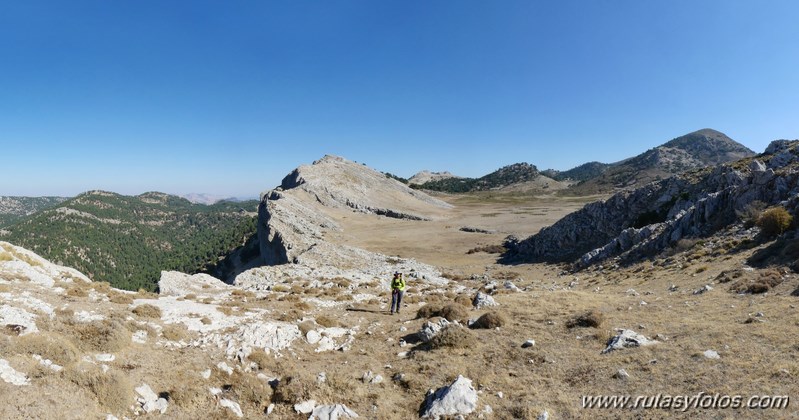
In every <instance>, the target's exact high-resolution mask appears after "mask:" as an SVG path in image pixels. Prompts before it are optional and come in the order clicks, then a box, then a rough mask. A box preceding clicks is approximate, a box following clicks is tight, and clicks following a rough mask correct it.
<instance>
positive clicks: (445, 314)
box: [416, 303, 471, 321]
mask: <svg viewBox="0 0 799 420" xmlns="http://www.w3.org/2000/svg"><path fill="white" fill-rule="evenodd" d="M470 304H471V303H470ZM436 316H440V317H442V318H446V319H447V321H460V320H463V319H466V317H468V316H469V314H468V313H467V312H466V308H464V307H463V305H461V304H449V305H445V306H439V305H433V304H427V305H425V306H422V307H421V308H419V310H418V311H417V312H416V318H417V319H418V318H421V319H428V318H433V317H436Z"/></svg>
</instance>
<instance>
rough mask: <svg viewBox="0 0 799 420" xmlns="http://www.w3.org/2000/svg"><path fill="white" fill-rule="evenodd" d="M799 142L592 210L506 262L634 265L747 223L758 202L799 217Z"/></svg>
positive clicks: (525, 244) (516, 246)
mask: <svg viewBox="0 0 799 420" xmlns="http://www.w3.org/2000/svg"><path fill="white" fill-rule="evenodd" d="M797 146H799V142H797V141H793V142H789V141H775V142H772V144H771V145H769V147H768V149H767V150H766V152H765V153H763V154H761V155H758V156H756V157H754V158H747V159H743V160H739V161H736V162H734V163H731V164H723V165H719V166H717V167H714V168H706V169H702V170H699V171H694V172H690V173H687V174H685V175H682V176H675V177H671V178H668V179H666V180H662V181H658V182H654V183H651V184H648V185H646V186H644V187H641V188H638V189H636V190H633V191H624V192H621V193H618V194H616V195H614V196H612V197H610V198H609V199H608V200H606V201H600V202H595V203H592V204H588V205H586V206H585V208H583V209H582V210H580V211H577V212H575V213H572V214H570V215H568V216H566V217H565V218H563V219H562V220H560V221H558V222H557V223H555V224H554V225H552V226H550V227H548V228H545V229H542V230H541V232H539V233H538V234H536V235H533V236H531V237H529V238H527V239H525V240H522V241H519V240H517V239H515V238H509V240H508V241H507V243H506V247H507V248H508V252H507V253H506V254H505V256H504V260H505V261H506V262H535V261H547V262H576V265H577V266H578V267H585V266H588V265H591V264H595V263H598V262H602V261H605V260H607V259H609V258H613V259H615V260H617V261H621V262H629V261H634V260H637V259H640V258H642V257H645V256H651V255H654V254H656V253H658V252H661V251H662V250H664V249H665V248H667V247H669V246H672V245H674V244H675V243H676V242H677V241H679V240H680V239H682V238H701V237H706V236H709V235H711V234H713V233H715V232H717V231H719V230H721V229H726V228H730V227H734V225H735V224H736V222H740V220H739V218H738V216H737V215H738V214H740V213H741V212H743V211H744V210H745V209H746V208H747V206H749V205H750V204H752V203H753V202H754V201H756V200H757V201H761V202H763V203H765V204H766V205H777V204H780V205H783V206H786V207H787V208H789V210H790V211H792V212H793V213H796V205H797V199H796V195H797V194H799V163H798V162H799V158H797V156H799V150H797Z"/></svg>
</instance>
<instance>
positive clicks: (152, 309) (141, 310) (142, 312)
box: [133, 303, 161, 318]
mask: <svg viewBox="0 0 799 420" xmlns="http://www.w3.org/2000/svg"><path fill="white" fill-rule="evenodd" d="M133 313H134V314H136V315H138V316H140V317H143V318H161V308H159V307H157V306H153V305H150V304H149V303H145V304H143V305H139V306H137V307H135V308H133Z"/></svg>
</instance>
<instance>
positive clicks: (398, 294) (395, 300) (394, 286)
mask: <svg viewBox="0 0 799 420" xmlns="http://www.w3.org/2000/svg"><path fill="white" fill-rule="evenodd" d="M404 293H405V279H404V278H403V277H402V273H400V272H399V271H397V272H395V273H394V278H393V279H391V315H394V312H395V309H394V308H395V307H396V312H397V313H399V311H400V305H401V304H402V295H403V294H404ZM395 305H396V306H395Z"/></svg>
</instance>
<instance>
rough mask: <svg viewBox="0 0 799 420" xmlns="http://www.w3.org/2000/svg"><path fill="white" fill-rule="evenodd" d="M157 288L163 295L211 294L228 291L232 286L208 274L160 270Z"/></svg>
mask: <svg viewBox="0 0 799 420" xmlns="http://www.w3.org/2000/svg"><path fill="white" fill-rule="evenodd" d="M158 290H159V293H160V294H161V295H164V296H186V295H188V294H195V295H211V294H214V295H216V294H222V293H229V292H230V291H231V290H233V288H232V287H231V286H229V285H227V284H225V283H223V282H222V281H221V280H219V279H217V278H215V277H212V276H209V275H208V274H193V275H189V274H185V273H181V272H179V271H162V272H161V279H160V280H159V281H158Z"/></svg>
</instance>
